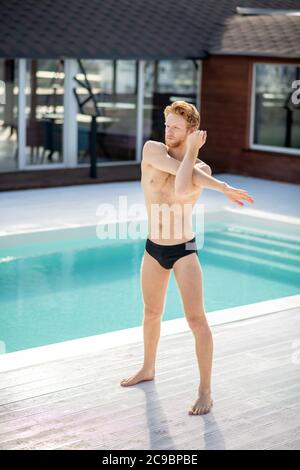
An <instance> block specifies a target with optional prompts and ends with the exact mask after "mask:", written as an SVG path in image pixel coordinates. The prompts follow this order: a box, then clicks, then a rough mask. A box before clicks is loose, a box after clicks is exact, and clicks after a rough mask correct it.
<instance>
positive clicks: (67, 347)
mask: <svg viewBox="0 0 300 470" xmlns="http://www.w3.org/2000/svg"><path fill="white" fill-rule="evenodd" d="M227 211H229V212H232V213H238V214H239V215H243V216H246V217H247V216H253V217H258V218H262V219H264V220H269V221H273V222H280V223H282V222H283V223H291V224H293V225H294V224H295V225H296V226H297V227H298V226H299V227H300V218H295V217H290V216H285V215H282V214H276V213H269V212H264V211H258V210H253V209H245V208H244V209H238V208H237V209H235V208H232V207H230V206H220V205H218V206H216V207H210V209H209V210H208V211H205V213H206V214H208V215H209V214H211V213H213V214H215V213H216V212H223V213H224V212H227ZM131 220H134V221H137V220H140V221H143V222H145V221H146V220H147V219H145V218H142V219H130V220H129V219H127V220H122V221H119V220H114V221H112V220H106V221H103V222H102V223H104V224H107V223H120V222H125V223H127V222H130V221H131ZM87 227H88V228H90V229H91V228H92V227H93V228H95V224H85V225H84V224H79V225H76V224H72V226H71V227H68V228H66V227H65V226H64V227H61V228H57V227H54V228H51V229H45V228H43V229H41V230H32V231H31V232H30V231H25V232H16V233H15V234H12V233H10V234H1V235H0V240H1V238H2V237H5V238H6V237H9V238H11V237H13V238H14V235H15V236H17V239H18V235H19V236H22V235H25V234H28V235H29V236H30V234H32V233H36V232H39V233H40V232H43V233H45V232H48V233H49V232H50V234H51V233H52V234H53V233H55V232H58V233H62V231H66V232H67V233H68V232H69V230H72V229H74V228H87ZM2 239H3V238H2ZM295 307H300V294H299V295H292V296H287V297H281V298H278V299H272V300H266V301H262V302H256V303H253V304H247V305H243V306H237V307H232V308H226V309H222V310H215V311H212V312H207V320H208V323H209V325H210V326H217V325H221V324H227V323H232V322H237V321H242V320H246V319H250V318H258V317H260V316H263V315H269V314H272V313H276V312H278V311H283V310H290V309H293V308H295ZM187 331H190V328H189V326H188V323H187V321H186V319H185V317H183V318H179V319H173V320H163V321H162V324H161V336H168V335H172V334H178V333H184V332H187ZM142 338H143V329H142V325H141V326H138V327H132V328H126V329H123V330H119V331H113V332H108V333H102V334H99V335H93V336H88V337H84V338H78V339H74V340H68V341H63V342H60V343H55V344H50V345H46V346H39V347H34V348H29V349H25V350H21V351H16V352H10V353H3V354H0V372H5V371H8V370H12V369H17V368H21V367H27V366H33V365H37V364H40V363H45V362H51V361H55V360H60V359H61V360H64V359H66V358H70V357H74V356H78V355H83V354H91V353H97V352H101V351H103V350H107V349H112V348H115V347H118V346H121V345H126V344H133V343H142Z"/></svg>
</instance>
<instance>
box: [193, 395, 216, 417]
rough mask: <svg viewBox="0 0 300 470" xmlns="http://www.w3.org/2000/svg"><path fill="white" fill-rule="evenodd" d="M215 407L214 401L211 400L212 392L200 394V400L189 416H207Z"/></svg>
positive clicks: (198, 399)
mask: <svg viewBox="0 0 300 470" xmlns="http://www.w3.org/2000/svg"><path fill="white" fill-rule="evenodd" d="M212 406H213V400H212V399H211V396H210V392H203V391H200V390H199V392H198V398H197V400H196V401H195V404H194V405H193V406H192V408H191V409H190V410H189V415H205V414H207V413H208V412H209V411H210V409H211V407H212Z"/></svg>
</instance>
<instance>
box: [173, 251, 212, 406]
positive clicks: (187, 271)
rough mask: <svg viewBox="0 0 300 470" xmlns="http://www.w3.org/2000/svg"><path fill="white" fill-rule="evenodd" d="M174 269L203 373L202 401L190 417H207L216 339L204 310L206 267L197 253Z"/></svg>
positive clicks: (175, 265) (201, 376)
mask: <svg viewBox="0 0 300 470" xmlns="http://www.w3.org/2000/svg"><path fill="white" fill-rule="evenodd" d="M173 269H174V275H175V280H176V283H177V286H178V288H179V292H180V295H181V298H182V302H183V306H184V311H185V315H186V319H187V322H188V324H189V326H190V328H191V330H192V332H193V334H194V337H195V343H196V344H195V346H196V354H197V360H198V367H199V373H200V384H199V388H198V398H197V400H196V402H195V404H194V406H192V408H191V410H190V414H205V413H207V412H208V411H209V410H210V408H211V406H212V404H213V402H212V399H211V371H212V356H213V339H212V334H211V330H210V328H209V325H208V323H207V320H206V316H205V311H204V302H203V275H202V268H201V265H200V262H199V258H198V256H197V254H196V253H192V254H190V255H187V256H183V257H182V258H180V259H179V260H177V261H176V263H174V267H173Z"/></svg>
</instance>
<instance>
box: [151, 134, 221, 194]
mask: <svg viewBox="0 0 300 470" xmlns="http://www.w3.org/2000/svg"><path fill="white" fill-rule="evenodd" d="M143 160H144V161H146V162H147V163H149V164H150V165H152V166H153V167H154V168H157V169H158V170H161V171H164V172H166V173H169V174H171V175H174V176H176V174H177V171H178V170H179V167H180V165H182V163H183V162H180V161H179V160H176V158H173V157H171V156H170V155H169V154H168V152H167V147H166V145H165V144H163V143H162V142H157V141H155V140H148V141H147V142H145V144H144V147H143ZM202 163H204V162H201V163H197V164H196V165H195V163H193V171H192V172H191V175H192V177H190V180H191V179H192V183H193V184H194V185H196V186H198V187H200V186H202V187H204V188H210V189H215V190H216V191H220V192H223V189H224V187H225V186H226V183H224V182H222V181H219V180H217V179H216V178H213V177H212V176H210V175H208V174H206V171H207V169H206V168H203V169H201V167H202V166H203V165H202ZM204 165H206V164H204ZM207 167H208V165H207ZM208 168H210V167H208ZM189 171H190V169H189ZM190 180H189V181H190ZM182 189H183V191H182V192H181V194H188V193H189V192H190V191H191V190H192V184H190V183H189V185H188V186H187V187H185V188H182Z"/></svg>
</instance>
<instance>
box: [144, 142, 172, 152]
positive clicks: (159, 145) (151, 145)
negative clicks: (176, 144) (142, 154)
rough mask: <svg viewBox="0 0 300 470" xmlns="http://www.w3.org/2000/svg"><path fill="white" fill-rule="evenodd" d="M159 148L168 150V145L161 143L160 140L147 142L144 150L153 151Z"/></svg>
mask: <svg viewBox="0 0 300 470" xmlns="http://www.w3.org/2000/svg"><path fill="white" fill-rule="evenodd" d="M158 148H162V149H167V146H166V144H164V143H163V142H159V141H158V140H146V142H145V143H144V147H143V150H151V149H158Z"/></svg>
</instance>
